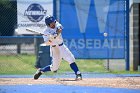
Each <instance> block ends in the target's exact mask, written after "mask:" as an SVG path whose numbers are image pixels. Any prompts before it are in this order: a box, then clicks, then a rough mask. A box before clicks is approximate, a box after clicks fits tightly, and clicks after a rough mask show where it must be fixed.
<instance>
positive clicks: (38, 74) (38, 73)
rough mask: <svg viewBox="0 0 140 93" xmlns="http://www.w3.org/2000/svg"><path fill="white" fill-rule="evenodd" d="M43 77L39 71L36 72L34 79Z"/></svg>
mask: <svg viewBox="0 0 140 93" xmlns="http://www.w3.org/2000/svg"><path fill="white" fill-rule="evenodd" d="M41 75H42V72H41V71H40V69H39V70H37V71H36V73H35V74H34V79H38V78H39V77H40V76H41Z"/></svg>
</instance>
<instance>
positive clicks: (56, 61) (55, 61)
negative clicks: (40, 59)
mask: <svg viewBox="0 0 140 93" xmlns="http://www.w3.org/2000/svg"><path fill="white" fill-rule="evenodd" d="M51 52H52V55H51V56H52V64H51V65H48V66H45V67H44V68H40V69H38V70H37V72H36V73H35V75H34V79H38V78H39V77H40V76H41V75H42V73H44V72H47V71H52V72H56V71H57V70H58V68H59V65H60V62H61V56H60V52H59V49H58V48H57V47H52V48H51Z"/></svg>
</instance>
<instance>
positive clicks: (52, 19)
mask: <svg viewBox="0 0 140 93" xmlns="http://www.w3.org/2000/svg"><path fill="white" fill-rule="evenodd" d="M55 21H56V19H55V18H54V17H53V16H50V15H49V16H47V17H46V18H45V23H46V25H49V24H50V23H52V22H55Z"/></svg>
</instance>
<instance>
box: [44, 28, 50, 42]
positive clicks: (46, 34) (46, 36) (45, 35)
mask: <svg viewBox="0 0 140 93" xmlns="http://www.w3.org/2000/svg"><path fill="white" fill-rule="evenodd" d="M43 34H44V35H43V39H44V42H48V41H49V37H48V35H49V34H48V32H47V29H45V30H44V32H43Z"/></svg>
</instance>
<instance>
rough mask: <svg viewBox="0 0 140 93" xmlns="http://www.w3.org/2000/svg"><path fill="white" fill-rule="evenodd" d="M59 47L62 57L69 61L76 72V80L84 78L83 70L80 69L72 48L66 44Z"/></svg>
mask: <svg viewBox="0 0 140 93" xmlns="http://www.w3.org/2000/svg"><path fill="white" fill-rule="evenodd" d="M59 49H60V51H61V55H62V58H63V59H64V60H66V61H67V62H69V64H70V67H71V69H72V70H73V71H74V72H75V75H76V80H77V79H82V75H81V72H80V71H79V68H78V66H77V64H76V63H75V58H74V55H73V54H72V53H71V52H70V50H69V49H68V48H67V46H65V45H63V46H60V47H59Z"/></svg>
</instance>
